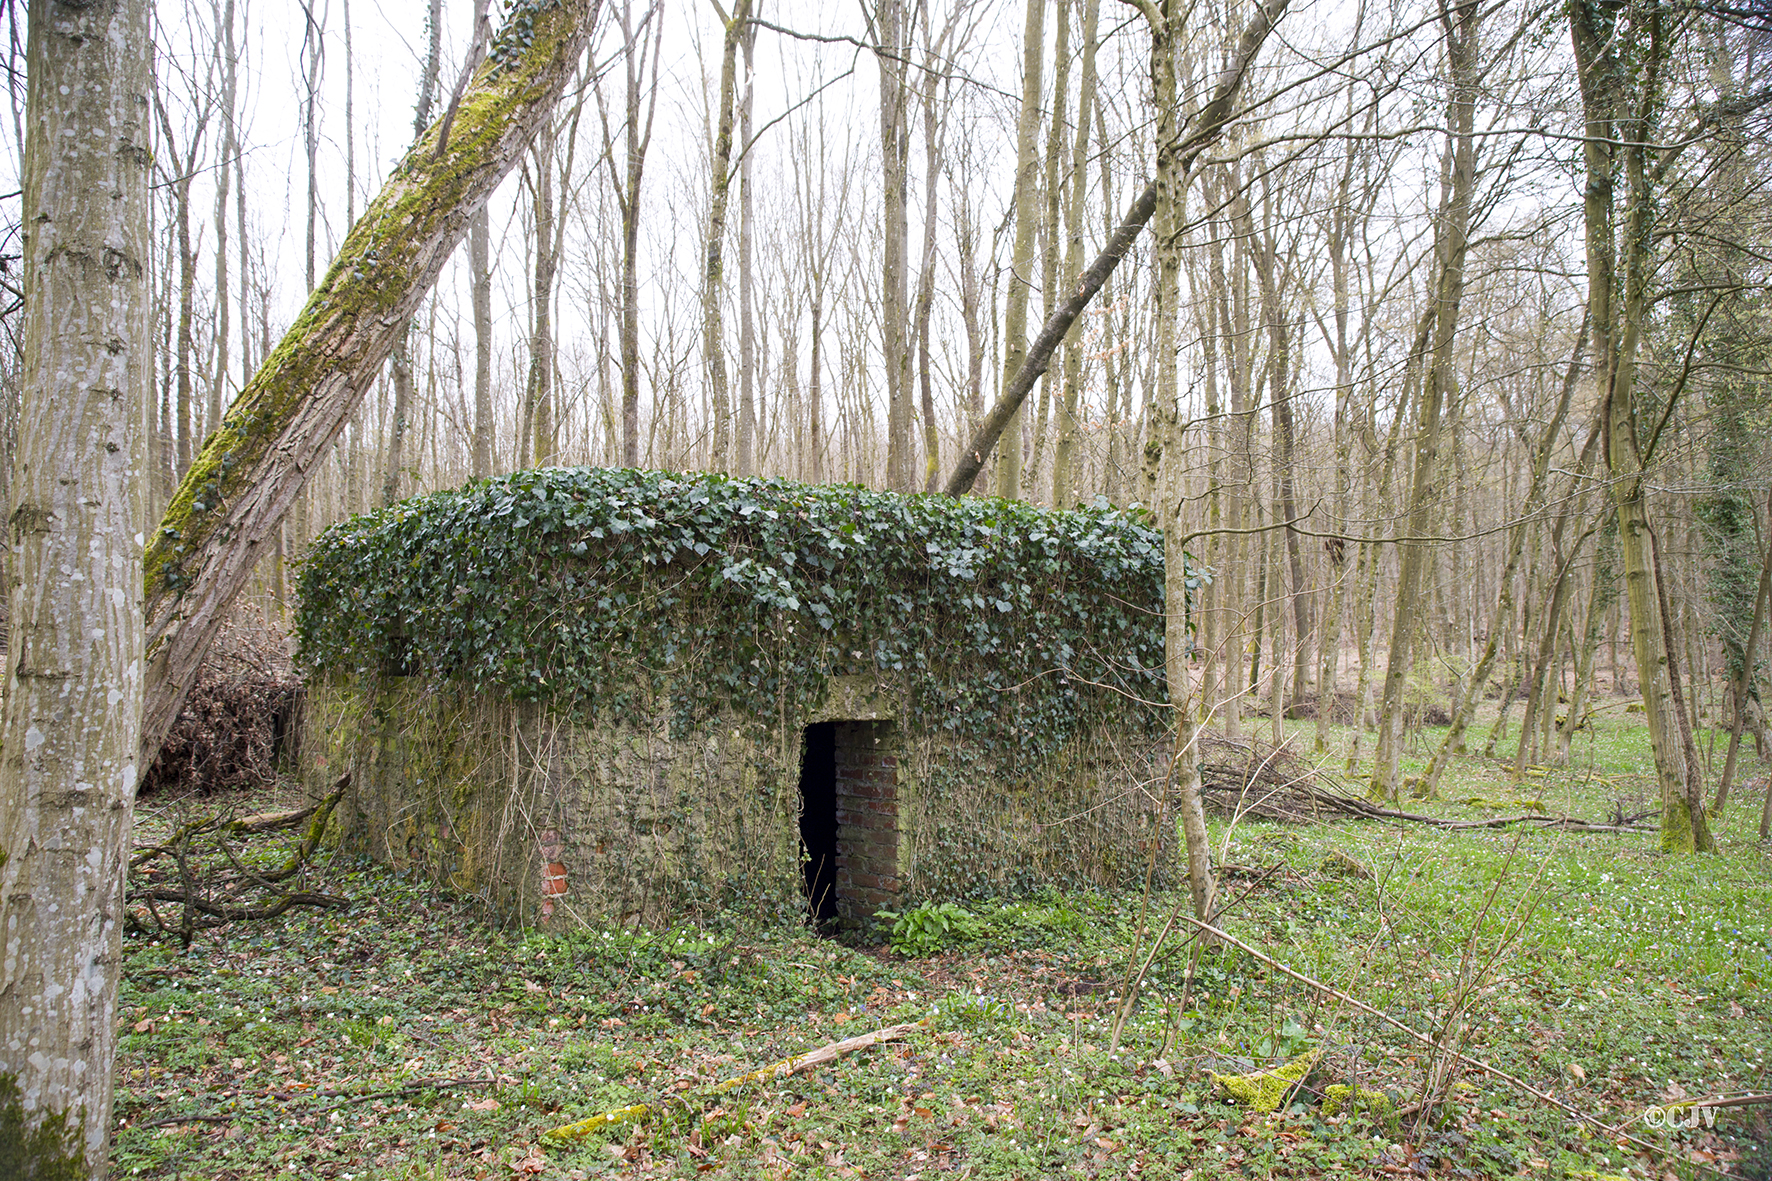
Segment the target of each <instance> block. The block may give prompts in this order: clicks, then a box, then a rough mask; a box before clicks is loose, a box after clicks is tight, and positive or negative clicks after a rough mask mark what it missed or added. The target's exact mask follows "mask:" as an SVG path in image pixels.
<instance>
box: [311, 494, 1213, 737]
mask: <svg viewBox="0 0 1772 1181" xmlns="http://www.w3.org/2000/svg"><path fill="white" fill-rule="evenodd" d="M1200 577H1201V576H1200V575H1198V574H1193V575H1192V577H1191V578H1190V583H1193V584H1197V583H1198V581H1199V580H1200ZM300 591H301V607H300V610H299V612H298V614H297V618H296V631H297V636H298V640H299V645H300V653H301V657H302V659H303V661H304V662H305V663H306V665H307V666H308V667H309V668H310V669H312V670H313V671H314V672H316V673H326V672H338V673H345V674H358V675H360V674H366V673H376V672H387V671H394V672H397V673H401V674H405V675H411V676H418V677H423V678H429V679H431V680H433V681H435V682H438V683H439V684H441V683H444V682H448V683H452V684H454V685H455V686H456V687H458V688H461V689H466V690H468V691H470V692H476V693H491V694H499V695H504V696H508V697H510V698H513V699H517V700H532V699H542V700H546V701H548V702H550V703H551V704H552V705H553V706H554V707H555V708H561V709H564V710H567V711H569V712H571V713H573V714H574V715H577V716H581V717H586V718H596V717H617V718H619V717H621V716H623V715H624V714H628V713H630V712H632V711H652V710H656V709H657V708H659V706H660V705H661V704H663V705H666V706H667V707H668V708H669V710H670V711H671V716H672V719H673V721H674V723H675V725H676V727H677V728H678V729H679V731H682V730H686V729H688V728H689V727H691V726H694V725H696V724H699V723H701V722H704V721H706V720H707V719H708V718H710V717H712V716H714V715H715V714H717V713H718V712H719V711H721V710H723V709H731V710H735V711H738V712H740V713H749V714H751V715H753V716H761V717H775V716H778V715H780V714H782V713H783V712H785V713H786V714H791V715H795V716H799V715H800V714H801V712H802V711H804V710H808V709H811V708H814V707H816V706H817V704H818V703H819V701H820V700H821V699H822V697H823V695H824V693H825V689H826V681H827V678H829V677H832V676H850V675H871V676H874V677H879V678H881V679H883V680H886V681H888V682H891V683H894V684H896V685H897V686H898V687H901V688H902V690H903V693H904V697H903V700H904V702H905V708H906V709H907V710H908V711H909V714H910V716H909V717H906V718H905V719H903V720H904V721H906V722H908V723H911V724H913V725H919V726H922V727H927V728H930V729H946V730H950V731H957V732H963V733H965V734H966V735H967V737H968V738H969V740H972V741H982V742H984V743H985V744H987V745H988V746H989V747H990V748H991V749H993V750H994V751H995V752H996V753H998V754H999V755H1002V756H1020V757H1012V758H1011V759H1010V761H1012V762H1019V761H1021V757H1033V758H1038V757H1040V756H1042V755H1044V754H1045V753H1048V752H1050V751H1052V750H1054V749H1056V748H1057V747H1058V746H1059V745H1060V744H1062V743H1063V742H1064V741H1065V740H1066V739H1067V738H1068V737H1069V736H1071V735H1072V734H1073V733H1074V732H1075V731H1076V730H1077V728H1078V726H1079V725H1080V724H1081V723H1082V722H1083V721H1085V720H1087V721H1090V722H1091V723H1100V722H1104V721H1111V720H1115V719H1118V720H1120V721H1121V722H1123V723H1126V724H1131V725H1134V726H1137V727H1143V728H1150V727H1155V726H1157V725H1160V724H1161V722H1162V712H1163V711H1162V709H1161V704H1162V702H1163V700H1164V692H1163V683H1164V682H1163V617H1162V609H1163V539H1162V535H1161V534H1160V533H1159V532H1158V531H1157V530H1155V529H1153V528H1152V527H1151V526H1150V524H1149V523H1148V521H1147V519H1146V517H1145V515H1144V514H1143V513H1142V512H1140V511H1138V510H1122V509H1115V508H1111V507H1107V506H1105V505H1103V506H1101V507H1096V508H1088V509H1079V510H1075V511H1069V512H1051V511H1046V510H1042V509H1037V508H1033V507H1031V506H1028V505H1025V504H1021V503H1017V502H1012V501H1003V500H994V499H977V498H961V499H954V498H949V497H936V496H902V495H895V494H891V493H883V492H871V491H868V490H866V489H863V488H859V487H855V486H835V487H833V486H809V485H802V484H796V483H792V482H789V481H785V480H778V479H732V478H728V477H726V476H721V475H708V474H693V475H677V474H670V473H664V472H645V471H633V470H623V469H600V468H578V469H561V468H552V469H544V470H539V471H524V472H517V473H514V474H512V475H509V476H505V477H502V478H500V479H496V480H491V481H483V482H478V483H474V484H470V485H468V486H467V487H465V488H462V489H460V490H456V491H447V492H439V493H434V494H432V495H429V496H423V497H417V498H414V499H412V500H408V501H405V502H403V503H401V504H398V505H395V506H392V507H390V508H387V509H384V510H382V511H380V512H376V513H372V514H369V515H365V516H359V517H354V518H352V519H351V520H349V521H345V522H342V523H340V524H338V525H335V526H334V527H333V528H331V529H329V530H328V531H327V532H326V533H324V534H323V535H322V536H321V537H320V538H319V539H318V540H317V541H316V542H315V544H314V546H313V548H312V550H311V551H310V552H309V554H308V555H307V557H306V559H305V561H304V562H303V564H302V567H301V571H300Z"/></svg>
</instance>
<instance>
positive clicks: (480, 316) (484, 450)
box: [468, 205, 492, 480]
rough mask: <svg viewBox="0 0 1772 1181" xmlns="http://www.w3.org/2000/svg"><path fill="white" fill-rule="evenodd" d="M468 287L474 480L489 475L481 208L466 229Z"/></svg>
mask: <svg viewBox="0 0 1772 1181" xmlns="http://www.w3.org/2000/svg"><path fill="white" fill-rule="evenodd" d="M468 276H469V277H468V285H469V289H470V292H469V293H470V298H471V299H472V302H473V305H474V478H475V479H476V480H484V479H486V478H487V477H489V476H491V475H492V225H491V215H490V214H489V213H487V211H486V206H484V205H482V206H480V208H479V209H476V210H475V211H474V216H473V220H472V222H471V224H470V225H469V227H468Z"/></svg>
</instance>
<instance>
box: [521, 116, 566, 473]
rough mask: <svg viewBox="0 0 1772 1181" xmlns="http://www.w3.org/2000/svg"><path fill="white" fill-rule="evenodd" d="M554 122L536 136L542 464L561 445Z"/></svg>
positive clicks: (534, 306) (534, 333)
mask: <svg viewBox="0 0 1772 1181" xmlns="http://www.w3.org/2000/svg"><path fill="white" fill-rule="evenodd" d="M556 139H557V136H556V134H555V131H554V128H553V127H552V126H544V127H543V128H542V131H541V134H540V135H539V136H537V137H536V141H535V148H534V153H535V206H534V208H535V274H534V282H533V284H532V286H531V287H530V291H529V299H530V331H529V377H528V382H527V393H526V397H527V401H528V403H529V406H530V407H531V413H532V416H533V417H532V419H531V424H532V429H533V430H534V438H533V440H532V443H531V446H532V448H533V450H532V452H531V454H532V455H533V457H534V462H535V466H536V467H545V466H547V465H549V464H551V463H554V462H555V460H556V458H557V454H558V452H559V450H560V440H559V432H558V430H557V428H556V425H555V421H554V420H555V417H556V415H555V406H554V275H555V269H556V259H557V256H556V254H555V251H554V234H555V218H556V213H555V209H554V145H555V143H556Z"/></svg>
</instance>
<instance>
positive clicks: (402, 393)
mask: <svg viewBox="0 0 1772 1181" xmlns="http://www.w3.org/2000/svg"><path fill="white" fill-rule="evenodd" d="M425 31H426V33H427V34H428V38H429V40H428V46H427V49H426V51H425V72H424V76H423V77H422V78H421V79H420V80H419V86H418V107H417V109H416V110H415V111H414V113H413V119H412V138H413V141H414V142H415V143H416V142H417V141H418V140H419V139H420V138H422V137H423V135H424V133H425V128H427V127H429V126H430V125H431V104H432V103H433V102H434V101H435V100H436V94H437V76H438V74H439V73H440V72H441V70H442V65H443V0H430V8H429V9H428V10H427V13H426V16H425ZM310 249H311V246H310ZM312 285H313V280H312V279H311V278H310V279H309V286H310V287H311V286H312ZM411 348H412V324H411V322H410V321H408V322H407V324H406V325H405V327H404V328H403V329H402V330H401V332H400V339H399V342H398V343H397V344H395V346H394V364H393V369H394V422H393V428H392V430H390V431H389V432H388V466H387V468H386V469H385V470H384V471H383V473H382V483H381V502H382V504H383V505H390V504H393V503H394V502H395V501H396V500H399V499H400V470H401V467H402V465H403V464H404V463H405V461H406V425H407V420H408V419H410V418H411V417H412V354H411Z"/></svg>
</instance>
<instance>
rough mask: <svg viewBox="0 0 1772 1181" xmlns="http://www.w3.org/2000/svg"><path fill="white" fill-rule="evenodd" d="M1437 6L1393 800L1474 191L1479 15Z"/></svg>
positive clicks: (1384, 738) (1400, 600)
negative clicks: (1432, 150) (1435, 207)
mask: <svg viewBox="0 0 1772 1181" xmlns="http://www.w3.org/2000/svg"><path fill="white" fill-rule="evenodd" d="M1451 3H1452V0H1441V4H1440V23H1441V25H1442V27H1443V28H1444V30H1445V42H1446V68H1447V75H1448V78H1447V82H1448V86H1447V89H1448V91H1449V94H1448V97H1447V103H1446V107H1447V110H1446V115H1447V125H1448V134H1447V143H1446V173H1447V174H1448V177H1449V183H1448V184H1447V187H1446V196H1445V198H1444V200H1443V201H1442V203H1441V208H1440V216H1439V219H1438V225H1437V226H1436V232H1435V242H1434V247H1435V249H1434V254H1435V276H1434V307H1433V312H1432V314H1433V354H1432V360H1431V363H1430V365H1429V367H1428V370H1427V375H1426V380H1425V382H1424V383H1423V391H1422V406H1421V414H1420V415H1419V424H1418V426H1417V430H1418V431H1419V432H1420V434H1419V436H1418V439H1417V442H1416V448H1415V472H1414V479H1413V486H1412V488H1411V489H1410V495H1409V513H1408V516H1407V518H1406V523H1405V525H1404V528H1405V531H1406V536H1405V537H1404V538H1403V541H1402V544H1401V546H1400V550H1401V558H1400V566H1401V569H1400V570H1399V572H1398V575H1397V601H1396V612H1395V618H1394V620H1393V622H1392V626H1391V642H1390V652H1389V653H1388V655H1387V658H1386V667H1385V674H1384V698H1383V702H1382V704H1381V705H1380V706H1379V720H1378V749H1377V750H1376V751H1375V752H1374V754H1373V768H1372V787H1371V795H1372V797H1373V798H1374V799H1395V798H1396V796H1397V758H1398V755H1399V754H1400V753H1401V739H1402V725H1403V685H1404V682H1405V680H1406V679H1407V678H1408V675H1409V671H1410V669H1411V667H1412V666H1413V662H1414V651H1415V634H1416V631H1417V628H1418V627H1419V622H1420V611H1421V597H1422V574H1423V572H1424V571H1425V569H1426V567H1427V564H1428V561H1429V559H1430V557H1431V554H1432V550H1431V547H1430V543H1429V542H1428V541H1427V540H1426V538H1425V535H1426V533H1427V532H1428V526H1429V524H1430V522H1431V521H1432V520H1433V506H1434V499H1435V495H1436V493H1435V481H1436V480H1437V479H1438V478H1439V475H1440V472H1439V467H1440V462H1439V460H1440V445H1441V426H1442V422H1441V419H1442V415H1443V412H1444V411H1445V409H1446V406H1447V403H1448V401H1449V399H1451V398H1453V397H1455V396H1456V394H1457V387H1456V383H1457V378H1456V376H1455V375H1454V372H1453V356H1452V349H1453V344H1454V338H1455V334H1456V331H1457V326H1458V309H1459V304H1460V302H1461V301H1462V300H1463V298H1464V263H1465V255H1466V253H1467V251H1468V249H1469V246H1470V237H1469V235H1470V218H1471V203H1472V194H1473V192H1474V190H1475V187H1476V138H1475V135H1474V134H1473V132H1474V123H1475V116H1476V98H1477V83H1478V69H1477V66H1478V60H1477V59H1478V45H1479V37H1480V33H1481V27H1482V26H1481V16H1482V13H1481V10H1480V9H1479V8H1478V7H1477V6H1476V4H1475V3H1473V2H1472V0H1459V7H1458V8H1457V9H1454V8H1452V7H1451Z"/></svg>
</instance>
